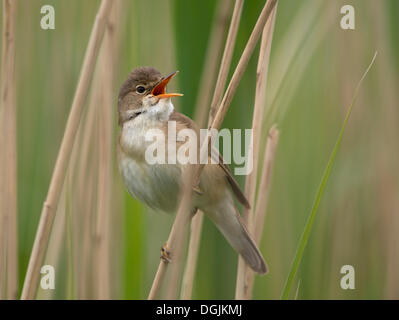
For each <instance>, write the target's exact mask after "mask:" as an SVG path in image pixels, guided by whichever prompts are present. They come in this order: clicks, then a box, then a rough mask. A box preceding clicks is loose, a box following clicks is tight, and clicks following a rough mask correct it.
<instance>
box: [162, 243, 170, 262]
mask: <svg viewBox="0 0 399 320" xmlns="http://www.w3.org/2000/svg"><path fill="white" fill-rule="evenodd" d="M161 259H162V260H163V261H164V262H166V263H170V262H172V258H171V255H170V252H169V251H168V249H167V247H166V243H165V244H164V245H163V246H162V247H161Z"/></svg>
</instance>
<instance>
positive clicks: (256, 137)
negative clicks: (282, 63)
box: [236, 6, 277, 299]
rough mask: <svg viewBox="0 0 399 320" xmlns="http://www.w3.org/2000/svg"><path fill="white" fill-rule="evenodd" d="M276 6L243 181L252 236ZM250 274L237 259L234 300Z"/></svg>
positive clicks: (244, 293) (265, 37) (244, 291)
mask: <svg viewBox="0 0 399 320" xmlns="http://www.w3.org/2000/svg"><path fill="white" fill-rule="evenodd" d="M276 10H277V6H275V7H274V9H273V13H272V17H271V19H269V20H268V22H267V23H266V25H265V27H264V29H263V34H262V41H261V46H260V52H259V58H258V66H257V71H256V92H255V106H254V112H253V118H252V145H250V148H252V150H249V152H248V154H249V155H252V156H253V169H252V171H251V173H250V174H249V175H248V176H247V178H246V181H245V196H246V197H247V199H248V201H249V203H251V204H252V207H251V208H249V209H246V208H244V209H243V221H244V222H245V223H246V224H247V228H248V231H249V232H250V233H252V234H253V225H254V218H253V212H254V203H255V194H256V183H257V176H258V163H259V150H260V138H261V134H262V120H263V111H264V108H265V97H266V84H267V74H268V69H269V60H270V50H271V44H272V39H273V30H274V22H275V17H276ZM250 272H251V270H250V268H249V267H248V266H247V264H246V263H245V261H244V259H242V257H241V256H239V257H238V270H237V284H236V299H245V298H246V297H248V296H249V294H248V283H247V280H246V279H247V274H249V273H250Z"/></svg>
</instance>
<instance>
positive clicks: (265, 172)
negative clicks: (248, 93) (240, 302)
mask: <svg viewBox="0 0 399 320" xmlns="http://www.w3.org/2000/svg"><path fill="white" fill-rule="evenodd" d="M278 136H279V132H278V130H277V128H276V127H275V126H272V127H271V128H270V130H269V135H268V137H267V142H266V149H265V153H264V157H263V168H262V175H261V178H260V183H259V190H258V198H257V201H256V209H255V213H254V216H253V220H254V223H253V225H252V229H251V230H250V232H251V233H252V234H253V235H254V238H255V242H256V243H257V244H258V245H259V244H260V240H261V237H262V233H263V227H264V225H265V218H266V212H267V204H268V201H269V194H270V185H271V181H272V172H273V164H274V159H275V156H276V150H277V144H278ZM254 277H255V274H254V272H253V271H252V270H248V271H247V273H246V274H245V279H244V280H245V284H244V286H245V289H246V291H245V292H244V297H243V299H251V297H252V289H253V285H254Z"/></svg>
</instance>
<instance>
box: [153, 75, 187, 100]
mask: <svg viewBox="0 0 399 320" xmlns="http://www.w3.org/2000/svg"><path fill="white" fill-rule="evenodd" d="M178 72H179V71H175V72H172V73H171V74H169V75H167V76H165V77H163V78H162V79H161V81H160V82H159V83H158V84H157V85H156V86H155V87H154V89H152V91H151V94H152V95H153V96H156V97H158V98H160V99H163V98H171V97H181V96H182V95H183V94H181V93H166V85H167V84H168V82H169V81H170V79H172V78H173V77H174V76H175V75H176V74H177V73H178Z"/></svg>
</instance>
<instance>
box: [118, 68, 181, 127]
mask: <svg viewBox="0 0 399 320" xmlns="http://www.w3.org/2000/svg"><path fill="white" fill-rule="evenodd" d="M177 72H178V71H174V72H172V73H170V74H169V75H167V76H162V75H161V73H160V72H159V71H158V70H156V69H155V68H152V67H139V68H136V69H134V70H133V71H132V72H131V73H130V74H129V76H128V78H127V79H126V81H125V82H124V83H123V85H122V87H121V89H120V91H119V96H118V115H119V124H120V125H122V124H123V123H124V122H125V121H128V120H131V119H134V118H135V117H137V116H139V115H141V114H142V113H145V112H148V111H150V109H151V108H152V107H155V106H157V105H158V104H159V102H163V99H169V98H171V97H178V96H182V94H181V93H166V85H167V84H168V82H169V81H170V80H171V79H172V78H173V77H174V76H175V75H176V74H177Z"/></svg>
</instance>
